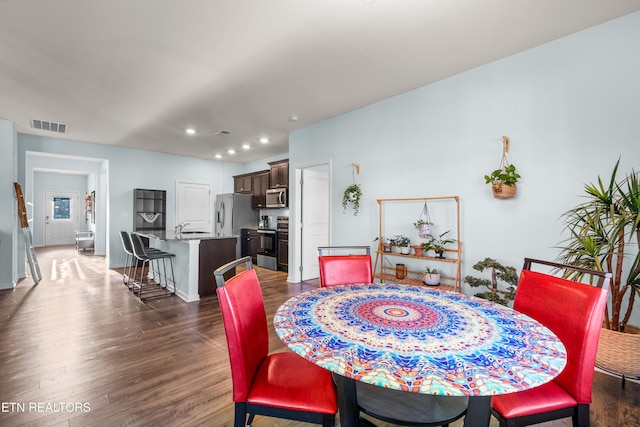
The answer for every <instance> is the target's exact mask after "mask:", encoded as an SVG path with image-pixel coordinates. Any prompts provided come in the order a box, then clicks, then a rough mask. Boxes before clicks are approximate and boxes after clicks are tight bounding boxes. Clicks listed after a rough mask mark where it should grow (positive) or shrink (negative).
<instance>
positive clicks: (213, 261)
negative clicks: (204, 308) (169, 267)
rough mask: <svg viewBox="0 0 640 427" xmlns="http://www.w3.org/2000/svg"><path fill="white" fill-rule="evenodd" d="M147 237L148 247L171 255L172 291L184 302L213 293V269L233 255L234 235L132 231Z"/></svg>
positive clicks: (214, 285) (214, 286) (234, 251)
mask: <svg viewBox="0 0 640 427" xmlns="http://www.w3.org/2000/svg"><path fill="white" fill-rule="evenodd" d="M133 233H134V234H137V235H139V236H140V237H146V238H147V239H149V247H152V248H157V249H160V250H163V251H165V252H169V253H172V254H174V255H175V259H174V264H173V269H174V275H175V280H176V295H178V296H179V297H180V298H182V299H183V300H185V301H186V302H192V301H198V300H199V299H200V298H202V297H205V296H209V295H214V294H215V290H216V283H215V279H214V276H213V271H214V270H215V269H216V268H218V267H220V266H221V265H224V264H226V263H228V262H230V261H233V260H234V259H235V258H236V243H237V237H233V236H217V235H215V234H208V233H193V232H191V233H189V232H186V233H179V234H176V233H174V232H172V231H134V232H133Z"/></svg>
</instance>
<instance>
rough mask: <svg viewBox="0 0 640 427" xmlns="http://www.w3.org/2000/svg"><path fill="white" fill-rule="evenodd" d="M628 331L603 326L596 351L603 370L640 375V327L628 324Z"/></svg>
mask: <svg viewBox="0 0 640 427" xmlns="http://www.w3.org/2000/svg"><path fill="white" fill-rule="evenodd" d="M625 330H626V332H618V331H612V330H610V329H606V328H602V329H601V330H600V341H599V343H598V352H597V353H596V366H597V367H598V368H600V369H602V370H605V371H608V372H613V373H615V374H619V375H624V376H626V377H633V378H638V377H640V329H638V328H637V327H635V326H630V325H627V326H626V328H625Z"/></svg>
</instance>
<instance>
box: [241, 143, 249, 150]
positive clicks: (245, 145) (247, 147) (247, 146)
mask: <svg viewBox="0 0 640 427" xmlns="http://www.w3.org/2000/svg"><path fill="white" fill-rule="evenodd" d="M242 148H244V149H245V150H248V149H250V148H251V146H250V145H249V144H242Z"/></svg>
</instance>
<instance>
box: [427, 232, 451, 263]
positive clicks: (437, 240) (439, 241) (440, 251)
mask: <svg viewBox="0 0 640 427" xmlns="http://www.w3.org/2000/svg"><path fill="white" fill-rule="evenodd" d="M450 232H451V230H447V231H445V232H444V233H442V234H441V235H439V236H438V237H434V236H431V239H430V240H429V244H430V245H431V247H432V248H433V250H434V251H435V252H436V258H441V259H442V258H444V251H445V246H446V245H448V244H450V243H454V242H455V241H456V239H452V238H448V237H445V236H446V235H447V234H448V233H450Z"/></svg>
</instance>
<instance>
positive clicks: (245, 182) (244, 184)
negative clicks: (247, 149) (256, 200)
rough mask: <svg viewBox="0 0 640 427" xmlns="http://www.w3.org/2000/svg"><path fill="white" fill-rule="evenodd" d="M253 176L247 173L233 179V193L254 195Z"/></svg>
mask: <svg viewBox="0 0 640 427" xmlns="http://www.w3.org/2000/svg"><path fill="white" fill-rule="evenodd" d="M252 175H253V174H251V173H246V174H244V175H237V176H234V177H233V192H234V193H240V194H253V190H252V187H251V185H252V179H251V178H252Z"/></svg>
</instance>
